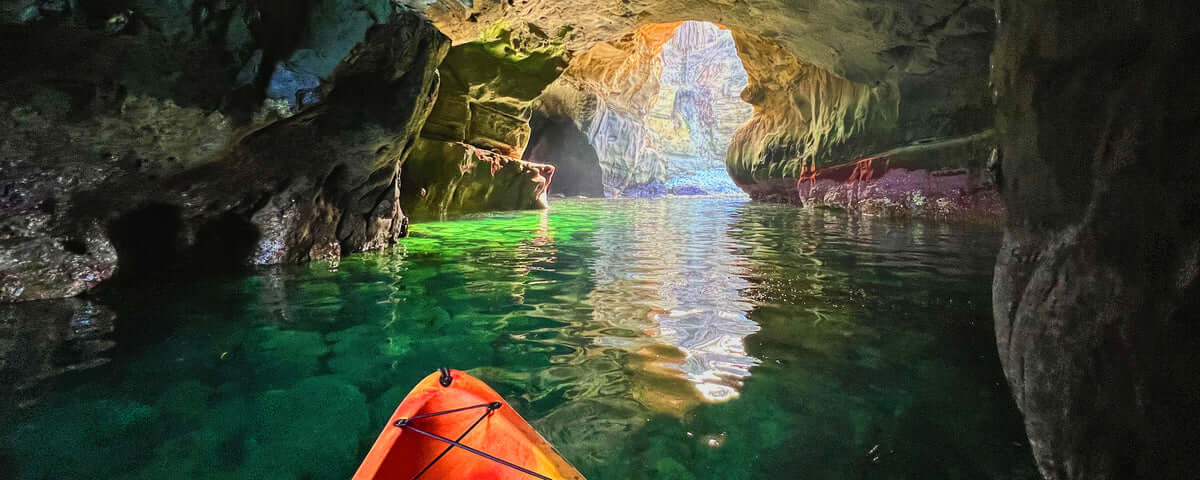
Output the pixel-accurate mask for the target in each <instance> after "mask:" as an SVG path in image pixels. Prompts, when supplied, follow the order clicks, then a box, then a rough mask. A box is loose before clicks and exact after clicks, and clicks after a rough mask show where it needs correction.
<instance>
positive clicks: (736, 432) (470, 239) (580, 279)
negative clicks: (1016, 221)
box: [0, 197, 1036, 480]
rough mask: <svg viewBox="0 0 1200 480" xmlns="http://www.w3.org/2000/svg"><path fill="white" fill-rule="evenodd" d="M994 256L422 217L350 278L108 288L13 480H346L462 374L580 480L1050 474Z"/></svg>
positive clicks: (707, 211) (717, 207) (778, 234)
mask: <svg viewBox="0 0 1200 480" xmlns="http://www.w3.org/2000/svg"><path fill="white" fill-rule="evenodd" d="M998 244H999V232H998V230H997V229H996V228H994V227H989V226H974V225H962V224H957V225H939V224H926V223H913V222H897V221H888V220H881V219H871V218H860V217H849V216H846V215H842V214H839V213H835V212H822V211H816V212H812V211H805V210H800V209H796V208H794V207H789V206H781V205H770V204H758V203H751V202H747V201H746V200H744V199H740V198H715V197H704V198H660V199H654V200H559V201H556V202H555V203H554V205H553V207H552V209H551V210H550V211H549V212H513V213H497V214H488V215H480V216H472V217H467V218H463V219H460V220H456V221H448V222H438V223H428V224H419V225H414V226H413V228H412V236H411V238H409V239H406V240H404V241H403V242H402V244H401V245H400V246H398V247H397V248H396V249H395V251H393V252H388V253H385V254H368V255H356V256H353V257H351V258H348V259H345V260H343V261H342V262H340V263H339V264H337V265H328V264H314V265H311V266H307V267H293V268H271V269H263V270H261V271H258V272H256V273H255V274H253V275H250V276H246V277H239V278H234V279H229V278H225V279H211V280H203V281H201V283H200V284H199V285H197V284H194V283H193V284H191V285H188V286H186V287H170V286H163V287H162V288H159V289H153V290H146V291H140V292H138V294H136V295H135V294H130V293H122V294H110V295H109V296H108V298H106V299H105V301H107V302H109V303H110V304H111V307H112V308H113V309H115V310H116V311H117V312H118V318H117V320H116V328H115V330H114V331H113V332H112V333H111V334H108V335H106V336H105V338H104V341H106V342H109V343H110V344H115V346H114V347H112V348H111V349H108V350H107V351H104V352H103V353H101V354H100V356H101V357H102V358H101V359H100V360H101V361H99V362H91V363H90V364H89V365H95V364H100V365H98V366H93V367H92V368H88V369H83V370H81V371H74V372H68V373H63V374H61V375H57V376H54V377H52V378H48V379H44V380H39V381H36V382H34V383H35V384H36V385H34V386H33V387H29V388H27V389H26V390H28V392H26V395H25V398H23V399H22V400H21V406H20V408H15V407H14V408H8V409H6V410H5V412H8V413H6V414H5V417H6V418H4V419H3V425H0V427H2V428H3V430H0V431H2V432H5V433H0V435H4V436H3V437H2V438H3V439H2V442H3V443H2V445H3V450H2V452H0V455H2V456H0V468H3V469H5V470H6V471H8V472H9V473H11V475H12V476H13V477H15V478H22V479H62V478H119V479H133V478H189V477H190V478H280V479H309V478H311V479H335V478H347V477H349V476H350V475H351V474H352V473H353V471H354V469H355V468H356V467H357V465H358V461H359V460H360V458H361V457H362V455H364V454H365V452H366V450H367V449H368V448H369V446H370V444H371V442H372V441H373V440H374V438H375V435H377V434H378V431H379V429H380V428H381V426H382V423H383V422H384V421H385V420H386V418H387V417H388V415H389V414H390V413H391V411H392V410H393V409H394V408H395V405H396V404H397V403H398V402H399V401H400V399H401V398H403V396H404V394H405V393H407V391H408V389H409V388H411V386H412V385H413V384H414V383H415V382H416V381H418V380H419V379H420V378H421V377H423V376H425V375H427V374H428V373H429V372H431V371H433V370H435V369H436V368H438V367H441V366H450V367H453V368H459V369H463V370H467V371H469V372H470V373H472V374H473V375H475V376H477V377H479V378H481V379H483V380H485V381H487V382H488V383H489V384H491V385H492V386H493V387H495V388H496V389H497V390H498V391H499V392H500V393H501V394H503V395H505V397H506V398H507V399H508V400H509V401H510V402H511V403H512V404H513V406H514V407H516V408H517V409H518V410H519V411H520V412H521V414H522V415H524V416H525V418H526V419H529V420H530V421H531V422H532V423H533V424H534V426H535V427H537V428H538V429H539V430H540V431H541V432H542V433H543V435H545V436H546V437H547V439H549V440H550V441H551V442H552V443H554V444H555V445H556V446H557V447H558V449H559V450H560V451H561V452H562V454H563V455H564V456H565V457H566V458H567V459H568V460H570V461H571V462H572V463H574V464H575V465H576V466H577V467H578V468H579V469H580V470H581V471H582V472H583V473H584V474H585V475H586V476H587V477H588V478H589V479H591V480H600V479H751V478H813V479H825V478H828V479H859V478H888V479H891V478H897V479H899V478H911V479H932V478H963V479H1027V478H1035V477H1036V475H1035V470H1034V468H1033V465H1032V461H1031V460H1030V455H1029V447H1028V444H1027V441H1026V440H1025V439H1024V435H1023V428H1022V426H1021V420H1020V417H1019V415H1018V413H1017V411H1016V409H1015V407H1014V406H1013V404H1012V401H1011V399H1010V396H1009V393H1008V391H1007V388H1006V386H1005V384H1004V382H1003V377H1002V376H1001V373H1000V366H999V363H998V360H997V358H996V352H995V344H994V341H993V340H992V337H991V335H992V334H991V320H990V311H991V307H990V298H989V290H990V288H989V285H990V274H991V265H992V262H993V258H994V255H995V250H996V248H997V246H998ZM70 348H71V345H64V346H63V347H62V349H65V350H69V349H70ZM68 356H69V355H68ZM51 361H53V359H52V360H51ZM29 392H36V394H34V393H29Z"/></svg>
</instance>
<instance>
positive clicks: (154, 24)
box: [0, 5, 448, 301]
mask: <svg viewBox="0 0 1200 480" xmlns="http://www.w3.org/2000/svg"><path fill="white" fill-rule="evenodd" d="M164 8H165V7H164ZM192 8H207V7H203V6H200V5H196V6H193V7H192ZM244 8H246V7H242V6H238V7H237V8H234V9H231V10H226V11H223V12H221V15H219V16H218V18H220V19H223V20H220V22H219V25H213V24H212V22H216V21H217V20H213V17H211V16H209V15H215V14H216V12H213V11H208V10H205V12H206V13H205V14H204V15H199V13H198V11H193V10H189V9H186V8H183V7H180V9H179V10H174V11H170V12H168V13H170V15H166V14H164V15H166V17H165V18H170V19H175V20H179V18H178V17H181V16H182V17H185V18H199V19H200V20H198V21H197V22H196V23H192V24H186V23H185V24H184V25H174V26H171V25H168V24H165V23H161V22H159V21H157V20H153V18H156V17H151V14H152V13H153V12H156V11H160V10H154V9H152V8H147V9H145V10H144V12H146V13H144V14H143V15H142V16H138V17H135V19H134V20H131V22H132V23H133V25H134V27H126V28H127V29H129V28H135V27H136V31H132V30H122V31H118V32H107V33H105V32H102V31H96V30H94V29H90V28H87V22H88V21H90V20H89V19H90V18H92V17H93V15H92V13H93V12H90V11H77V12H75V14H74V15H75V16H70V17H63V18H57V17H56V18H45V19H40V20H36V21H32V22H31V23H29V24H26V25H19V26H18V25H5V26H4V27H3V30H2V34H3V35H4V37H5V41H4V42H3V47H0V48H4V52H3V53H4V54H5V57H6V58H9V59H13V60H14V62H13V63H12V64H13V65H14V70H12V74H11V75H9V76H7V77H6V78H5V79H4V88H3V91H4V92H5V93H4V95H3V98H0V103H3V105H4V107H5V108H4V112H5V116H4V118H3V119H2V120H0V121H2V122H5V127H7V128H6V129H5V133H4V137H3V142H2V143H0V147H2V148H3V152H4V157H3V161H4V162H5V164H4V168H3V171H2V172H0V175H2V176H3V179H4V181H3V182H0V185H3V187H2V188H3V200H2V201H0V213H3V218H2V219H0V236H2V237H0V240H2V241H0V285H3V289H2V290H0V301H23V300H35V299H41V298H54V297H62V296H71V295H75V294H78V293H80V292H82V291H84V290H86V289H88V288H91V287H93V286H95V285H96V284H97V283H99V282H101V281H103V280H105V279H107V278H108V277H109V276H111V275H112V274H113V273H114V270H117V271H120V274H121V275H122V276H124V277H126V278H140V277H146V276H151V275H153V274H155V273H162V272H166V271H171V270H173V269H177V268H192V267H197V268H203V269H210V268H226V267H236V266H239V265H244V264H247V263H280V262H303V261H309V260H312V259H319V258H326V259H328V258H336V257H337V256H338V255H340V254H341V253H350V252H355V251H362V250H369V249H376V248H380V247H383V246H386V245H389V244H390V243H391V242H393V241H394V240H395V239H396V238H397V237H398V236H400V235H402V234H403V231H404V228H405V221H406V220H405V218H404V216H403V214H402V212H401V211H400V209H399V204H398V194H399V190H398V169H399V166H400V164H401V163H402V162H403V160H404V158H405V156H406V155H407V153H408V151H409V150H410V149H411V144H412V141H413V140H414V137H415V134H416V132H417V131H418V130H419V128H420V127H421V125H422V124H423V122H424V119H425V117H426V115H427V114H428V112H429V109H430V107H431V106H432V101H433V99H434V97H435V94H436V88H437V72H436V67H437V65H438V64H440V62H441V60H442V57H443V55H445V50H446V49H447V48H448V42H447V40H446V38H445V37H444V36H442V35H441V34H439V33H438V32H437V31H436V30H435V29H434V28H433V27H432V25H430V24H429V23H428V22H426V21H424V20H421V19H419V18H418V17H416V16H415V15H412V14H398V15H395V16H393V17H392V18H391V19H390V23H388V24H387V25H379V26H375V27H372V28H371V30H370V31H369V32H368V33H367V36H366V38H365V40H364V39H363V38H362V37H360V40H359V41H360V42H361V43H360V44H359V46H357V47H355V49H354V50H353V51H351V52H350V54H349V56H348V58H347V60H346V61H344V62H342V63H341V64H340V66H339V67H338V68H337V69H336V70H335V72H334V73H333V74H332V75H331V79H332V81H330V82H326V83H325V85H324V86H323V87H322V88H321V92H320V95H319V96H320V97H321V98H323V99H324V100H323V101H322V102H321V103H318V104H316V105H310V106H309V108H306V109H304V110H303V111H301V112H300V113H298V114H296V115H295V116H292V117H290V118H285V119H281V120H278V121H274V120H276V119H278V118H279V116H278V114H276V113H272V112H270V111H269V110H270V109H258V110H257V112H256V111H254V110H255V109H256V108H255V107H252V106H253V105H256V104H257V103H256V102H257V100H256V99H257V98H260V97H265V95H266V90H267V87H268V85H269V84H270V82H269V81H262V82H260V83H261V91H260V90H256V89H255V88H254V87H252V86H245V85H244V86H241V87H239V86H238V85H239V83H238V82H239V80H238V78H239V77H240V76H241V75H240V74H239V71H240V70H241V67H240V63H241V62H240V61H238V60H237V59H238V55H241V54H244V55H245V58H247V59H254V58H257V59H259V61H261V62H263V63H265V62H266V59H267V58H282V57H281V56H280V55H279V54H274V53H273V54H267V53H259V54H256V55H251V54H250V52H251V51H258V52H266V51H270V50H272V49H273V48H274V49H279V48H283V47H279V46H271V45H272V44H271V42H275V41H279V38H277V37H274V36H273V35H279V32H277V31H275V30H277V29H278V27H279V25H277V24H275V23H273V22H275V20H270V19H263V18H259V19H258V20H253V19H254V18H257V17H256V16H255V15H249V14H247V15H249V17H250V18H251V19H252V20H251V21H249V24H250V25H249V26H246V25H247V24H246V23H244V22H245V21H244V20H242V19H241V18H240V17H237V16H235V15H234V14H235V13H237V12H243V11H245V10H244ZM255 12H258V13H257V14H256V15H258V14H262V15H265V14H266V13H269V12H271V10H270V9H267V10H255ZM193 13H196V14H197V15H198V16H196V17H189V15H191V14H193ZM139 18H140V19H141V20H137V19H139ZM237 25H243V27H239V28H248V29H249V30H250V31H251V32H254V31H255V30H256V29H264V33H263V35H268V36H272V39H273V40H271V41H269V42H268V41H257V40H253V39H251V38H249V37H247V38H245V39H243V40H244V43H243V44H235V43H233V42H231V41H230V35H234V33H232V32H233V31H234V30H235V28H234V27H235V26H237ZM168 27H171V28H168ZM273 29H274V30H273ZM235 36H236V35H235ZM238 38H241V37H238ZM298 38H301V39H302V38H304V37H303V36H302V35H301V36H299V37H298ZM46 45H58V46H59V47H60V48H59V49H57V50H50V51H47V49H46V48H45V46H46ZM85 45H86V46H85ZM256 46H257V47H261V48H254V47H256ZM288 48H294V45H293V46H289V47H288ZM285 50H286V49H285ZM281 51H284V50H281ZM160 58H161V59H167V60H168V61H166V62H163V61H160ZM247 61H250V60H247ZM268 70H271V69H270V68H268ZM264 76H265V77H268V80H269V77H270V76H274V74H271V75H269V76H268V75H258V76H257V77H255V78H259V79H260V80H261V78H262V77H264ZM256 81H257V80H256ZM256 91H257V92H259V93H258V94H255V93H253V92H256ZM245 92H250V93H245ZM31 98H32V99H33V100H32V101H30V100H29V99H31ZM247 98H248V99H249V100H247ZM284 113H285V114H291V113H293V112H291V111H287V112H284ZM264 125H265V126H264ZM118 265H119V266H120V268H116V267H117V266H118Z"/></svg>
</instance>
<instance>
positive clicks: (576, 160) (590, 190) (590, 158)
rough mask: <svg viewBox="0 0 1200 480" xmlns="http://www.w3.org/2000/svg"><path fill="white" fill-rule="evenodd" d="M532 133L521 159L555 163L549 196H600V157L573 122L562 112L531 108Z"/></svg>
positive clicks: (601, 176) (602, 180)
mask: <svg viewBox="0 0 1200 480" xmlns="http://www.w3.org/2000/svg"><path fill="white" fill-rule="evenodd" d="M529 127H530V129H531V130H532V134H531V135H530V137H529V146H528V147H527V148H526V149H525V155H524V157H523V159H524V160H526V161H530V162H537V163H548V164H551V165H554V167H555V169H556V170H555V171H554V181H553V182H551V183H550V187H549V193H550V194H551V195H563V196H568V197H574V196H583V197H603V196H604V171H603V170H601V168H600V157H599V156H597V155H596V150H595V149H593V148H592V145H591V144H590V143H588V137H587V135H584V133H583V132H582V131H580V130H579V127H578V126H576V125H575V121H574V120H571V119H570V118H567V117H565V116H562V115H555V114H547V113H544V112H542V111H540V110H537V111H534V113H533V118H531V119H530V121H529Z"/></svg>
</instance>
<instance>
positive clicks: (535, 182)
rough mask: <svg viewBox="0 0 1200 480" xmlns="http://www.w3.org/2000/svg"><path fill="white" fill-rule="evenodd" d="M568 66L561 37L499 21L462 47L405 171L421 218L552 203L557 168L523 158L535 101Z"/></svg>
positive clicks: (411, 204) (406, 198) (409, 199)
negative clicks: (549, 191)
mask: <svg viewBox="0 0 1200 480" xmlns="http://www.w3.org/2000/svg"><path fill="white" fill-rule="evenodd" d="M565 66H566V60H565V59H564V52H563V50H562V47H561V38H552V37H550V36H548V35H546V34H545V33H544V32H542V31H540V30H537V29H536V28H532V29H531V28H519V27H518V28H513V27H511V26H509V25H507V24H506V23H503V22H500V23H497V24H495V25H493V26H492V28H490V29H488V30H486V31H484V32H483V33H482V34H481V37H480V38H478V39H476V40H474V41H471V42H466V43H462V44H459V45H455V46H454V47H453V48H451V49H450V52H449V53H448V54H447V56H446V59H445V61H444V62H443V63H442V65H441V66H440V67H439V68H438V70H439V72H440V74H441V77H442V83H441V86H440V88H439V89H438V94H437V102H436V104H435V105H434V107H433V111H432V113H430V115H429V118H428V120H427V121H426V122H425V125H424V127H423V128H422V130H421V135H420V138H418V139H417V141H416V145H415V146H414V150H415V153H414V154H413V155H412V156H411V157H410V158H409V159H408V160H407V162H406V163H405V165H404V169H403V173H402V181H401V184H402V187H401V195H400V199H401V200H400V201H401V204H402V206H403V208H404V210H405V211H406V212H408V214H409V215H410V216H412V217H413V218H415V219H419V220H420V219H432V218H440V217H441V216H444V215H446V214H448V213H467V212H479V211H487V210H514V209H532V208H546V206H547V204H546V198H545V196H546V190H547V187H548V185H549V184H550V181H551V179H552V178H553V175H554V167H553V166H550V165H544V164H536V163H532V162H526V161H523V160H521V157H522V154H523V153H524V151H525V147H526V145H527V144H528V142H529V137H530V127H529V120H530V116H531V111H532V108H531V105H532V103H533V100H534V99H535V98H537V97H538V95H540V94H541V93H542V90H543V89H544V88H545V87H546V86H547V85H549V84H550V82H552V81H553V80H554V79H555V78H557V77H558V76H559V74H560V73H561V72H562V70H563V68H564V67H565Z"/></svg>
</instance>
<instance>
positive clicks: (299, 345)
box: [246, 327, 329, 388]
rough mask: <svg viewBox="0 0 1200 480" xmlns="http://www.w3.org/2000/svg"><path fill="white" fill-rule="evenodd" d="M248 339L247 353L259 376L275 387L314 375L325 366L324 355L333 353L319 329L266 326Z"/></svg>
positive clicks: (258, 377)
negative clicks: (284, 328) (323, 363)
mask: <svg viewBox="0 0 1200 480" xmlns="http://www.w3.org/2000/svg"><path fill="white" fill-rule="evenodd" d="M248 341H249V342H250V345H247V346H246V356H247V360H248V362H249V363H250V365H252V366H253V368H254V376H255V378H257V379H258V380H259V381H260V382H261V383H262V384H264V385H268V386H271V387H275V388H279V387H285V386H288V385H291V384H292V383H295V382H296V381H298V380H300V379H304V378H308V377H311V376H313V375H314V374H315V373H316V372H317V370H318V369H320V368H321V357H324V356H325V354H327V353H329V347H328V346H327V345H325V340H324V339H322V338H321V335H320V334H319V333H316V332H306V331H299V330H279V329H277V328H274V327H265V328H260V329H258V330H256V331H255V334H254V335H252V336H251V337H250V338H249V339H248Z"/></svg>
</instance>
